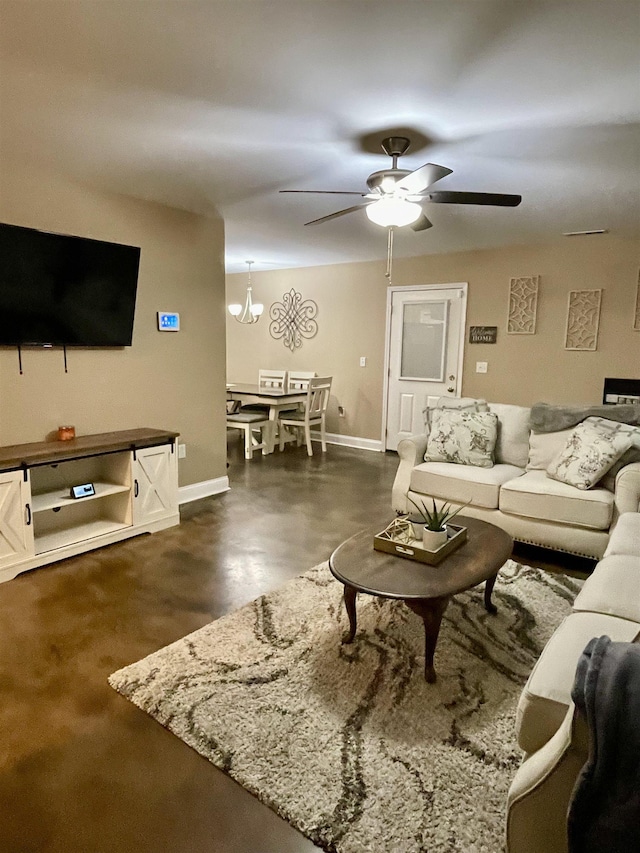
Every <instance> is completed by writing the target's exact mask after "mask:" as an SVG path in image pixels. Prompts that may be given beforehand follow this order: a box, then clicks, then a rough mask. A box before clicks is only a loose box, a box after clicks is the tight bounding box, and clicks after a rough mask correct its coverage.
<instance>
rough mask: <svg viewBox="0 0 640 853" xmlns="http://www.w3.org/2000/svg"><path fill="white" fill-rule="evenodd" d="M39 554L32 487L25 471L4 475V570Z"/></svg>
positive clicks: (0, 526) (0, 536) (0, 561)
mask: <svg viewBox="0 0 640 853" xmlns="http://www.w3.org/2000/svg"><path fill="white" fill-rule="evenodd" d="M34 554H35V550H34V543H33V519H32V511H31V487H30V484H29V480H28V479H26V480H25V477H24V474H23V472H22V471H3V472H2V473H0V568H3V567H5V566H11V565H13V564H14V563H19V562H20V561H21V560H24V559H27V558H28V557H31V556H33V555H34Z"/></svg>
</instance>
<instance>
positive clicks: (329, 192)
mask: <svg viewBox="0 0 640 853" xmlns="http://www.w3.org/2000/svg"><path fill="white" fill-rule="evenodd" d="M278 192H281V193H313V194H314V195H359V196H365V195H367V193H363V192H356V191H355V190H353V191H351V190H278Z"/></svg>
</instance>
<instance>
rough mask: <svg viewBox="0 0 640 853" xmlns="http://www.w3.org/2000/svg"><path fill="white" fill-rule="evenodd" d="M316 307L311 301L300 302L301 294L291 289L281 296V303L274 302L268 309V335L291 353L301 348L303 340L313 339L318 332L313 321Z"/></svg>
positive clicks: (316, 310) (316, 311) (316, 325)
mask: <svg viewBox="0 0 640 853" xmlns="http://www.w3.org/2000/svg"><path fill="white" fill-rule="evenodd" d="M317 313H318V306H317V305H316V303H315V302H314V301H313V299H305V300H304V301H303V300H302V294H301V293H296V291H295V290H294V289H293V287H292V288H291V290H290V291H289V292H288V293H285V294H283V296H282V302H274V303H273V304H272V305H271V307H270V308H269V317H270V318H271V323H270V324H269V333H270V334H271V337H272V338H275V339H276V340H278V339H279V338H282V342H283V343H284V345H285V346H286V347H289V349H290V350H291V352H293V351H294V350H295V349H297V347H301V346H302V339H303V338H313V337H314V336H315V335H316V333H317V331H318V324H317V322H316V320H315V319H314V318H315V316H316V314H317Z"/></svg>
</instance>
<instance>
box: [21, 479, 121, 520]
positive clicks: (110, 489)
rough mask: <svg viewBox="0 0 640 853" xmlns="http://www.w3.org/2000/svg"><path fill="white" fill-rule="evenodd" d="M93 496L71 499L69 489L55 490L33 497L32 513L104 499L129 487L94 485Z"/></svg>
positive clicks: (105, 484)
mask: <svg viewBox="0 0 640 853" xmlns="http://www.w3.org/2000/svg"><path fill="white" fill-rule="evenodd" d="M93 485H94V487H95V491H96V493H95V495H88V496H87V497H84V498H72V497H71V495H70V487H65V488H63V489H55V490H53V491H50V492H42V493H41V494H37V495H33V497H32V500H31V510H32V512H34V513H35V512H44V511H45V510H47V509H56V508H58V507H64V506H74V505H76V504H79V503H84V502H85V501H92V500H96V499H97V498H104V497H107V496H108V495H116V494H118V493H119V492H127V491H129V489H130V487H129V486H123V485H119V484H117V483H94V484H93Z"/></svg>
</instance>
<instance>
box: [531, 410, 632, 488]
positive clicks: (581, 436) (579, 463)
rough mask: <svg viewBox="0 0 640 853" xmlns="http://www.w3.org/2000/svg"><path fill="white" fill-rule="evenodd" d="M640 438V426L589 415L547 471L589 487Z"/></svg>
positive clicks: (565, 480)
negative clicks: (630, 425)
mask: <svg viewBox="0 0 640 853" xmlns="http://www.w3.org/2000/svg"><path fill="white" fill-rule="evenodd" d="M636 434H637V437H638V438H639V439H640V429H637V428H634V427H629V426H627V424H619V423H616V422H615V421H608V420H606V419H605V418H587V419H586V420H585V421H583V422H582V423H580V424H578V426H577V427H576V428H575V429H574V430H573V432H572V433H571V435H570V436H569V438H568V439H567V443H566V445H565V446H564V447H563V449H562V450H561V451H560V453H559V454H558V455H557V456H556V457H555V459H553V460H552V461H551V463H550V464H549V467H548V468H547V474H548V475H549V476H550V477H552V478H553V479H554V480H559V481H560V482H562V483H569V484H570V485H571V486H576V488H578V489H590V488H591V487H592V486H595V484H596V483H597V482H598V480H600V479H601V478H602V477H603V476H604V475H605V474H606V473H607V471H608V470H609V469H610V468H611V467H612V465H613V464H614V463H615V462H617V461H618V459H620V457H621V456H622V455H623V454H624V453H626V452H627V450H629V448H630V447H631V446H632V444H635V441H636Z"/></svg>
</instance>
